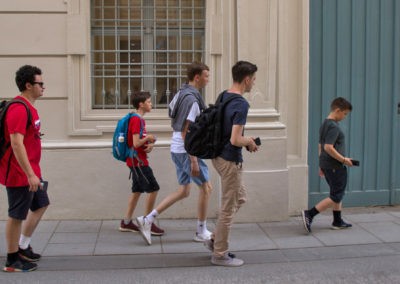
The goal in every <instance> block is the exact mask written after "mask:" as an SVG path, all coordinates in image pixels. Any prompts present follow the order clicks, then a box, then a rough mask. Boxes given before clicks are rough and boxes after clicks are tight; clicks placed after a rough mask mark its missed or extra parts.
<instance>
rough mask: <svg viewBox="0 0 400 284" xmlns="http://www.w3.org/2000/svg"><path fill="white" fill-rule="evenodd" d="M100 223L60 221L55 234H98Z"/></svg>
mask: <svg viewBox="0 0 400 284" xmlns="http://www.w3.org/2000/svg"><path fill="white" fill-rule="evenodd" d="M101 222H102V221H85V220H73V221H68V220H67V221H60V223H59V224H58V226H57V228H56V230H55V231H56V232H57V233H72V232H80V233H91V232H98V231H99V230H100V227H101Z"/></svg>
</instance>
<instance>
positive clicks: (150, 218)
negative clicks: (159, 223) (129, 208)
mask: <svg viewBox="0 0 400 284" xmlns="http://www.w3.org/2000/svg"><path fill="white" fill-rule="evenodd" d="M157 216H158V212H157V210H156V209H153V211H151V212H150V214H149V215H147V216H146V220H147V221H148V222H149V223H153V222H154V219H156V218H157Z"/></svg>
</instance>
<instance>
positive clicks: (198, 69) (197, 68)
mask: <svg viewBox="0 0 400 284" xmlns="http://www.w3.org/2000/svg"><path fill="white" fill-rule="evenodd" d="M204 70H207V71H210V69H209V68H208V66H207V65H205V64H204V63H201V62H196V61H195V62H192V63H191V64H190V65H189V66H188V67H187V79H188V80H189V82H190V81H193V79H194V77H195V76H196V75H201V73H203V71H204Z"/></svg>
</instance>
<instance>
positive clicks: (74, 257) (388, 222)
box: [0, 207, 400, 271]
mask: <svg viewBox="0 0 400 284" xmlns="http://www.w3.org/2000/svg"><path fill="white" fill-rule="evenodd" d="M343 215H344V219H345V220H346V221H348V222H350V223H352V224H353V228H351V229H346V230H337V231H336V230H331V229H330V224H331V222H332V217H331V215H330V214H322V215H320V216H317V217H316V219H315V220H314V223H313V226H312V230H313V233H312V234H309V235H307V234H306V233H305V231H304V228H303V224H302V222H301V218H300V217H292V218H290V219H289V220H288V221H283V222H267V223H246V224H234V225H233V228H232V231H231V239H230V249H231V251H233V252H235V253H236V254H237V256H238V257H240V258H242V259H244V260H245V264H260V263H274V262H275V263H279V262H282V263H287V262H298V261H311V260H321V259H340V258H351V257H363V256H392V255H393V256H398V255H400V207H384V208H361V209H360V208H358V209H345V210H344V213H343ZM158 222H159V225H160V226H161V227H162V228H163V229H165V230H166V234H165V235H164V236H162V237H153V238H152V242H153V244H152V245H151V246H148V245H146V244H145V242H144V241H143V239H142V237H141V236H140V235H139V234H138V233H131V232H119V231H118V227H119V220H97V221H85V220H78V221H47V220H44V221H42V222H41V223H40V225H39V227H38V229H37V231H36V233H35V235H34V238H33V241H32V246H33V248H34V250H35V252H38V253H41V254H42V255H43V259H42V260H41V261H40V262H39V270H42V271H46V270H47V271H60V270H81V269H82V268H84V269H85V270H91V269H92V270H102V269H123V268H126V269H135V268H157V267H164V268H167V267H201V266H209V265H210V261H209V260H210V253H209V252H208V251H207V250H206V249H205V248H204V246H203V245H202V243H196V242H194V241H192V239H193V236H194V229H195V225H196V221H195V220H164V219H161V220H159V221H158ZM214 222H215V220H209V221H208V227H209V229H213V228H214ZM4 230H5V221H0V232H2V234H1V235H0V256H1V257H0V261H1V262H4V256H5V254H6V243H5V236H4ZM88 260H90V261H88ZM1 265H2V264H1Z"/></svg>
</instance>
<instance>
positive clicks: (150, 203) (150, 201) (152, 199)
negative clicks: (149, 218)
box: [145, 191, 158, 215]
mask: <svg viewBox="0 0 400 284" xmlns="http://www.w3.org/2000/svg"><path fill="white" fill-rule="evenodd" d="M157 193H158V192H157V191H154V192H150V193H149V194H147V201H146V211H145V213H146V214H145V215H148V214H150V212H151V211H152V210H153V208H154V205H155V203H156V198H157Z"/></svg>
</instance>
